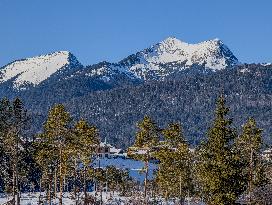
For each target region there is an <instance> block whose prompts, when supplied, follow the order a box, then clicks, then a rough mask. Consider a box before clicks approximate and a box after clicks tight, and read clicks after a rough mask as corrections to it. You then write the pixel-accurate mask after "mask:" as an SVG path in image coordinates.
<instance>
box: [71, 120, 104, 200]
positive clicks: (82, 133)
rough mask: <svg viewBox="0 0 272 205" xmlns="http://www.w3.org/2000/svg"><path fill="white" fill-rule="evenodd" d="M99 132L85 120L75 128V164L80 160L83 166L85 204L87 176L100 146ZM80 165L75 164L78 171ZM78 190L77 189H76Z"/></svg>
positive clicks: (79, 122)
mask: <svg viewBox="0 0 272 205" xmlns="http://www.w3.org/2000/svg"><path fill="white" fill-rule="evenodd" d="M99 143H100V139H99V132H98V129H97V128H96V127H95V126H91V125H89V124H88V122H86V121H85V120H80V121H78V122H77V123H76V125H75V127H74V139H73V140H72V141H71V146H70V148H71V149H72V153H73V157H72V159H73V160H75V162H76V161H77V160H78V161H79V162H80V163H82V164H83V191H84V204H87V176H86V175H87V174H88V173H89V169H90V163H91V160H92V158H93V156H94V154H95V151H96V148H97V147H98V146H99ZM77 166H78V163H75V169H77ZM74 190H76V187H74Z"/></svg>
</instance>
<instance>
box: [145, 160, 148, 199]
mask: <svg viewBox="0 0 272 205" xmlns="http://www.w3.org/2000/svg"><path fill="white" fill-rule="evenodd" d="M147 177H148V160H146V161H145V179H144V201H145V204H147V203H148V202H147Z"/></svg>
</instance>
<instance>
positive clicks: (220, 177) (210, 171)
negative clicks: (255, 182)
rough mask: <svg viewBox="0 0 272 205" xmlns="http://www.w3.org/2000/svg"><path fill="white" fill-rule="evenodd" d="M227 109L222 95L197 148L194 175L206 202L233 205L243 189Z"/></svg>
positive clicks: (211, 204) (235, 135)
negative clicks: (209, 126) (211, 123)
mask: <svg viewBox="0 0 272 205" xmlns="http://www.w3.org/2000/svg"><path fill="white" fill-rule="evenodd" d="M228 112H229V108H227V107H226V106H225V99H224V96H223V95H221V96H220V97H219V99H218V101H217V108H216V112H215V119H214V122H213V125H212V127H211V128H210V129H209V130H208V133H207V141H206V142H203V143H202V145H201V146H200V147H199V150H198V162H197V172H196V176H197V179H198V181H199V183H200V187H201V191H202V194H203V195H204V199H205V201H206V203H207V204H208V205H215V204H216V205H228V204H229V205H231V204H234V203H235V200H236V199H237V197H238V196H239V195H240V194H241V193H242V191H243V185H242V184H241V183H240V182H241V176H240V163H239V159H238V157H237V155H236V154H235V152H234V148H233V142H234V140H235V139H236V137H237V134H236V131H235V130H234V129H233V128H232V127H231V124H232V120H231V119H229V118H227V117H226V116H227V114H228Z"/></svg>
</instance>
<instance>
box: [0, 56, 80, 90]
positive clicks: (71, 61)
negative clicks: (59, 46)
mask: <svg viewBox="0 0 272 205" xmlns="http://www.w3.org/2000/svg"><path fill="white" fill-rule="evenodd" d="M78 66H81V64H80V63H79V62H78V60H77V59H76V58H75V57H74V56H73V55H72V54H71V53H69V52H68V51H59V52H55V53H51V54H47V55H41V56H38V57H33V58H27V59H23V60H18V61H14V62H13V63H10V64H8V65H6V66H4V67H2V68H1V69H0V83H4V82H6V81H9V80H11V81H12V84H13V88H15V89H23V88H24V87H26V86H29V85H32V86H36V85H38V84H40V83H41V82H43V81H44V80H46V79H47V78H49V77H50V76H51V75H52V74H54V73H56V72H58V71H60V70H62V69H65V68H73V67H78Z"/></svg>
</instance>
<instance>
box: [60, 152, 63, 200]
mask: <svg viewBox="0 0 272 205" xmlns="http://www.w3.org/2000/svg"><path fill="white" fill-rule="evenodd" d="M59 183H60V185H59V189H60V190H59V205H62V190H63V176H62V150H61V149H60V167H59Z"/></svg>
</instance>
